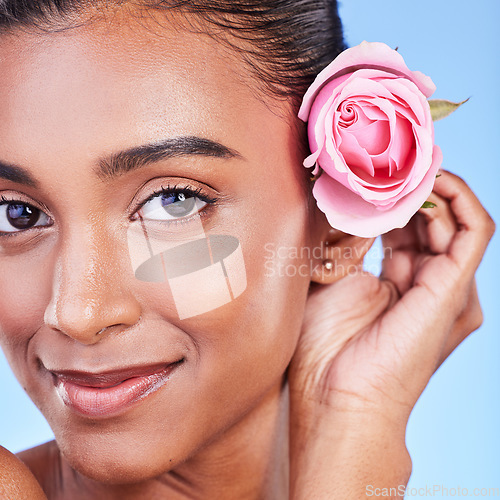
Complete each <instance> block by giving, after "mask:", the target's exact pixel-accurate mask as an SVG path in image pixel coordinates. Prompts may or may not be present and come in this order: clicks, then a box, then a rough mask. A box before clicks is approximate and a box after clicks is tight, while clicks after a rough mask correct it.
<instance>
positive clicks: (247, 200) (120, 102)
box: [0, 18, 310, 482]
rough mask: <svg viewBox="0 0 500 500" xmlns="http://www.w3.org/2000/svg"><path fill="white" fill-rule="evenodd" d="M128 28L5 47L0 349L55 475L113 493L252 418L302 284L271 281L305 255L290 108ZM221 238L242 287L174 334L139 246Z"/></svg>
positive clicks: (205, 57) (214, 53)
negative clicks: (235, 256) (238, 253)
mask: <svg viewBox="0 0 500 500" xmlns="http://www.w3.org/2000/svg"><path fill="white" fill-rule="evenodd" d="M125 21H126V19H125V18H123V19H122V20H121V26H119V25H118V23H115V24H104V23H102V24H100V23H98V22H96V23H94V24H91V25H89V26H87V27H80V28H77V29H72V30H68V31H62V32H59V33H55V34H47V35H30V34H25V33H21V32H15V33H14V34H12V35H4V36H3V37H2V40H1V43H0V65H1V70H0V95H1V96H2V98H1V100H0V137H1V141H0V162H1V163H0V177H1V178H0V195H1V196H2V200H3V201H2V205H0V230H1V231H2V233H1V234H0V289H1V291H2V295H1V299H0V341H1V344H2V347H3V349H4V351H5V353H6V355H7V358H8V360H9V362H10V364H11V366H12V368H13V370H14V372H15V374H16V376H17V377H18V379H19V380H20V382H21V384H22V385H23V386H24V388H25V389H26V390H27V392H28V394H29V395H30V397H31V398H32V399H33V400H34V402H35V403H36V405H37V406H38V407H39V408H40V410H41V411H42V413H43V414H44V415H45V417H46V418H47V420H48V421H49V423H50V425H51V427H52V429H53V431H54V433H55V436H56V439H57V441H58V444H59V447H60V448H61V450H62V452H63V453H64V455H65V456H66V458H67V459H68V460H69V462H70V463H71V464H72V465H73V466H74V467H76V468H77V469H79V470H81V471H82V472H84V473H85V474H86V475H88V476H91V477H94V478H95V479H98V480H108V481H111V482H115V481H116V482H119V481H124V478H126V479H127V480H138V479H140V478H146V477H152V476H154V475H157V474H159V473H160V472H162V471H164V470H168V469H169V468H171V467H173V466H174V465H176V464H178V463H179V462H181V461H183V460H186V459H187V458H189V457H191V456H193V455H194V454H195V452H196V451H199V450H201V449H203V448H204V447H205V448H206V445H208V444H209V443H210V445H211V446H214V443H217V442H221V441H222V440H224V439H225V438H224V436H225V437H227V436H228V435H229V429H230V428H233V429H234V428H238V426H240V427H241V428H242V429H244V426H245V425H250V424H248V422H250V421H251V420H252V418H254V419H258V418H259V412H260V411H261V408H262V407H263V405H264V404H265V401H266V400H267V399H268V398H269V397H274V395H276V394H277V393H278V391H279V387H280V383H281V381H282V377H283V373H284V371H285V369H286V366H287V364H288V363H289V360H290V359H291V356H292V354H293V351H294V348H295V345H296V341H297V337H298V334H299V331H300V325H301V320H302V314H303V308H304V303H305V298H306V295H307V288H308V284H309V281H310V280H309V277H308V276H307V273H305V272H296V273H294V272H290V269H291V268H290V267H289V268H288V271H287V273H283V272H277V271H278V268H277V267H276V266H275V264H276V261H274V262H271V261H270V259H271V257H272V255H273V252H274V251H275V250H277V249H279V248H281V249H282V251H281V252H280V256H279V257H280V259H281V260H280V264H281V266H282V267H281V268H280V269H281V270H283V269H285V266H287V264H293V266H294V269H298V266H299V265H301V264H304V263H305V262H308V261H307V260H305V259H306V255H305V254H304V259H302V257H300V256H299V258H297V256H295V255H293V252H290V251H283V248H288V249H290V248H291V247H298V248H300V247H302V246H304V245H307V244H308V243H309V236H308V231H307V228H308V209H307V201H306V195H305V193H304V189H303V186H302V185H301V182H302V178H303V175H302V168H303V167H301V160H302V158H301V156H300V154H299V153H298V151H299V147H298V146H297V138H296V134H295V132H294V128H293V127H292V126H290V124H289V123H288V122H287V120H286V119H285V116H286V114H287V113H289V112H290V111H289V109H288V107H287V105H286V104H280V105H277V104H276V103H274V107H269V106H268V105H267V104H266V98H265V97H263V96H262V95H260V96H259V93H258V92H257V91H256V85H254V84H252V76H251V74H250V72H249V70H248V68H247V67H246V66H245V65H244V64H243V63H242V62H241V59H242V58H241V56H239V55H238V54H236V53H230V52H228V51H226V50H225V49H224V48H223V47H222V46H221V45H218V44H217V43H216V42H215V41H213V40H212V39H210V38H209V37H207V36H204V35H199V34H193V33H188V32H187V31H184V30H182V29H180V28H179V27H175V28H174V27H169V26H168V25H167V23H166V22H164V23H163V26H162V28H161V31H160V28H159V27H158V26H155V27H154V28H152V27H151V26H149V27H143V26H141V25H140V24H139V23H136V22H134V21H133V20H130V22H128V23H126V22H125ZM159 33H161V35H159ZM186 138H188V139H186ZM193 138H199V139H202V140H199V139H193ZM209 141H212V142H209ZM214 143H218V144H220V145H215V144H214ZM151 145H154V146H155V147H152V146H151ZM121 152H123V154H120V153H121ZM162 190H163V191H165V193H162ZM175 190H177V191H175ZM193 192H194V193H193ZM193 197H197V198H199V199H198V201H196V203H194V204H193V203H192V202H193V201H194V200H193V199H192V198H193ZM175 202H177V205H174V206H173V207H168V205H169V204H174V203H175ZM176 207H177V208H176ZM179 207H180V208H179ZM200 228H201V230H202V234H201V235H200ZM221 234H222V235H229V236H232V237H234V238H235V239H236V241H238V242H239V244H240V247H241V250H242V255H243V260H244V265H242V264H241V262H240V263H239V264H238V265H237V266H236V268H235V269H233V271H232V272H233V273H236V275H237V278H238V279H239V280H240V283H241V282H243V283H244V280H245V279H246V287H244V286H243V288H244V291H242V293H241V294H239V295H238V296H237V297H235V298H234V299H233V300H229V301H227V303H226V304H225V305H222V306H220V307H216V308H213V309H209V310H206V312H202V313H201V314H196V315H190V314H189V313H188V314H187V317H184V318H183V319H180V317H179V313H178V311H177V309H176V305H177V306H178V305H179V304H176V299H175V297H174V294H173V291H172V286H171V284H169V283H167V282H166V281H162V282H151V281H154V280H149V281H144V280H141V279H137V278H136V276H135V274H134V271H135V270H136V267H137V265H136V264H137V262H136V261H137V258H140V256H141V255H142V256H143V260H147V256H144V255H143V254H141V252H142V251H143V250H144V248H147V249H149V248H150V247H149V246H148V245H149V243H148V242H147V241H146V239H147V238H149V237H151V240H152V241H154V242H156V244H157V245H159V246H160V247H161V246H162V245H163V247H162V248H166V247H170V246H176V245H177V243H179V244H180V243H183V242H186V241H188V240H190V239H193V238H196V237H202V236H203V235H221ZM141 235H142V236H143V237H144V240H143V241H142V242H141V240H140V238H141ZM145 241H146V243H144V242H145ZM141 245H142V247H141ZM141 248H142V249H141ZM138 255H139V257H138ZM178 257H179V259H181V260H182V258H183V253H182V252H181V253H178ZM185 258H186V259H188V260H189V258H190V257H188V256H185ZM134 259H135V260H134ZM301 259H302V260H301ZM182 265H183V263H182V262H181V263H180V264H179V266H180V268H182ZM188 267H189V266H188ZM302 269H305V268H304V267H303V268H302ZM284 274H287V275H288V276H284ZM210 279H212V278H210V277H208V278H207V277H206V276H202V277H201V278H200V277H198V278H197V280H195V281H194V282H193V280H191V281H190V282H189V287H190V288H189V290H190V291H191V293H192V300H193V303H194V304H196V303H198V301H199V300H200V299H199V298H198V295H197V294H198V292H199V290H205V292H206V290H207V289H208V290H209V291H210V287H212V286H213V287H214V290H216V291H215V292H214V293H218V292H217V290H218V288H217V286H216V285H215V284H213V283H211V282H210ZM207 280H208V282H207ZM240 291H241V290H240ZM184 299H185V298H184ZM203 300H206V296H205V298H204V299H203ZM184 305H185V304H184ZM188 309H189V305H188ZM125 379H128V381H124V380H125ZM271 395H273V396H271Z"/></svg>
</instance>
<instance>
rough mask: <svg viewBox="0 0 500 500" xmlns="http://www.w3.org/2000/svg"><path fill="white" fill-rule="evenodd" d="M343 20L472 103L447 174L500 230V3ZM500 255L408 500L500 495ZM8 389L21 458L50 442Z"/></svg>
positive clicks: (5, 439)
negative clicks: (460, 181)
mask: <svg viewBox="0 0 500 500" xmlns="http://www.w3.org/2000/svg"><path fill="white" fill-rule="evenodd" d="M341 16H342V19H343V22H344V25H345V32H346V37H347V41H348V43H349V45H356V44H358V43H360V42H361V41H362V40H368V41H383V42H386V43H387V44H388V45H390V46H391V47H399V51H400V53H401V54H402V55H403V56H404V58H405V60H406V61H407V63H408V65H409V67H410V68H411V69H418V70H421V71H423V72H424V73H426V74H428V75H430V76H431V77H432V78H433V80H434V82H435V83H436V85H437V88H438V90H437V92H436V94H435V96H434V97H438V98H446V99H452V100H456V101H459V100H463V99H464V98H467V97H471V100H470V101H469V102H468V103H467V104H466V105H465V106H463V107H462V108H461V109H460V110H458V111H457V112H456V113H455V114H454V115H452V116H451V117H449V118H447V119H446V120H444V121H441V122H439V123H437V124H436V142H437V143H438V144H439V145H440V146H441V148H442V150H443V152H444V158H445V160H444V166H445V168H447V169H449V170H451V171H453V172H455V173H457V174H458V175H460V176H462V177H463V178H465V179H466V180H467V181H468V183H469V184H470V185H471V186H472V188H473V189H474V191H475V192H476V193H477V194H478V196H479V197H480V199H481V200H482V202H483V203H484V205H485V206H486V208H487V209H488V211H489V212H490V213H491V214H492V216H493V218H494V219H495V220H496V221H497V222H499V221H500V202H499V194H498V191H499V188H500V175H499V173H498V172H499V169H500V167H499V165H498V154H497V151H498V142H499V138H500V125H499V124H500V121H499V112H500V106H499V101H500V92H499V88H500V78H499V76H500V62H499V57H498V52H497V49H498V47H499V46H500V44H499V37H498V31H497V25H498V22H499V21H500V2H497V1H496V0H476V2H474V3H473V4H472V3H470V4H469V3H468V2H459V1H458V2H447V1H443V0H442V1H439V0H419V1H418V2H414V1H411V2H410V1H401V0H378V1H375V0H345V1H344V3H343V5H342V6H341ZM498 256H500V237H499V236H498V235H497V236H496V237H495V238H494V239H493V241H492V243H491V245H490V247H489V250H488V252H487V254H486V257H485V259H484V261H483V263H482V265H481V267H480V269H479V272H478V276H477V279H478V286H479V291H480V296H481V300H482V304H483V309H484V314H485V322H484V324H483V326H482V327H481V328H480V330H479V331H478V332H476V333H474V334H473V335H472V336H470V337H469V338H468V339H467V340H466V341H465V342H464V343H463V345H461V346H460V347H459V348H458V349H457V350H456V352H455V353H454V354H453V355H452V356H451V357H450V358H449V359H448V360H447V361H446V362H445V363H444V364H443V365H442V367H441V368H440V369H439V371H438V372H437V373H436V375H435V376H434V377H433V378H432V380H431V382H430V384H429V386H428V388H427V389H426V391H425V392H424V394H423V395H422V397H421V398H420V400H419V403H418V404H417V406H416V408H415V410H414V412H413V414H412V417H411V420H410V424H409V427H408V434H407V443H408V447H409V449H410V453H411V455H412V459H413V474H412V478H411V481H410V484H409V487H408V493H407V497H408V498H411V497H424V496H431V494H430V492H432V493H433V494H432V496H433V497H443V498H445V497H446V496H459V495H460V494H461V496H465V489H467V492H468V494H469V496H474V495H475V496H487V495H489V496H493V494H492V493H491V492H490V493H488V492H487V491H486V489H488V488H500V425H499V421H498V416H499V414H500V411H499V410H500V363H498V358H499V354H500V337H499V336H498V334H497V331H498V325H500V307H499V306H500V304H499V293H498V286H497V285H498V283H499V281H500V272H499V270H498V262H497V257H498ZM423 313H425V312H423ZM0 381H1V385H0V444H2V445H4V446H6V447H7V448H9V449H11V450H12V451H19V450H21V449H24V448H26V447H30V446H33V445H36V444H38V443H41V442H44V441H46V440H48V439H51V438H52V434H51V431H50V429H49V428H48V426H47V424H46V423H45V421H44V419H43V417H42V416H41V415H40V414H39V413H38V411H37V410H36V408H35V407H34V406H33V404H32V403H31V402H30V400H29V399H28V398H27V396H26V395H25V394H24V392H23V390H22V389H21V388H20V387H19V385H18V384H17V382H16V381H15V379H14V377H13V375H12V374H11V372H10V370H9V368H8V366H7V364H6V361H5V359H4V358H3V356H2V357H0ZM476 488H479V490H476ZM453 489H454V490H453ZM481 489H483V490H481ZM497 491H498V490H497ZM499 495H500V493H497V496H499Z"/></svg>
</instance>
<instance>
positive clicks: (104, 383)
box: [49, 358, 184, 387]
mask: <svg viewBox="0 0 500 500" xmlns="http://www.w3.org/2000/svg"><path fill="white" fill-rule="evenodd" d="M182 361H184V358H182V359H179V360H177V361H173V362H164V363H156V364H150V365H141V366H131V367H126V368H117V369H112V370H105V371H101V372H90V371H80V370H49V371H50V372H51V373H52V374H53V375H55V376H56V377H57V378H59V379H60V380H64V381H68V382H71V383H73V384H77V385H81V386H83V387H111V386H113V385H117V384H120V383H121V382H124V381H125V380H128V379H131V378H136V377H147V376H148V375H153V374H155V373H158V372H161V371H162V370H164V369H166V368H168V367H169V366H170V365H173V364H177V363H179V364H180V363H182Z"/></svg>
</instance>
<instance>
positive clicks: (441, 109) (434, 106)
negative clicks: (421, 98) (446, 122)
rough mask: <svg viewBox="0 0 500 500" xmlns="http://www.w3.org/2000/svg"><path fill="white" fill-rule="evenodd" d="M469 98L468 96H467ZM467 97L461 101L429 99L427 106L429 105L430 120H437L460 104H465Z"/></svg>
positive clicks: (447, 114)
mask: <svg viewBox="0 0 500 500" xmlns="http://www.w3.org/2000/svg"><path fill="white" fill-rule="evenodd" d="M469 99H470V97H469ZM469 99H465V101H462V102H452V101H447V100H445V99H429V101H428V102H429V106H430V107H431V116H432V120H433V121H435V122H437V121H438V120H442V119H443V118H446V117H447V116H449V115H451V114H452V113H453V111H456V110H457V109H458V108H459V107H460V106H461V105H462V104H465V103H466V102H467V101H468V100H469Z"/></svg>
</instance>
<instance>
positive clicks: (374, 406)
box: [289, 172, 494, 491]
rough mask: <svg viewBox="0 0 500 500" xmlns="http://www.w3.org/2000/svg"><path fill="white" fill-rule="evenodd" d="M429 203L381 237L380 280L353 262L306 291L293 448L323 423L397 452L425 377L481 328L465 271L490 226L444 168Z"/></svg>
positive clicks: (294, 372) (294, 374) (295, 364)
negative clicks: (341, 274) (390, 443)
mask: <svg viewBox="0 0 500 500" xmlns="http://www.w3.org/2000/svg"><path fill="white" fill-rule="evenodd" d="M430 201H433V202H434V203H436V204H437V206H436V207H435V208H432V209H422V210H420V212H419V213H418V214H417V215H416V216H415V217H414V218H413V219H412V220H411V221H410V223H409V224H408V225H407V226H406V227H405V228H403V229H398V230H395V231H392V232H391V233H389V234H387V235H385V236H384V237H383V238H382V242H383V246H384V248H386V258H385V259H384V261H383V264H382V274H381V277H380V278H376V277H375V276H373V275H370V274H368V273H365V272H362V267H361V264H360V266H359V272H358V273H357V274H356V275H354V276H348V277H345V278H343V279H341V280H340V281H338V282H336V283H334V284H332V285H328V286H324V285H315V286H313V287H312V288H311V292H310V296H309V299H308V304H307V306H306V313H305V317H304V323H303V330H302V334H301V337H300V340H299V345H298V349H297V351H296V355H295V356H294V359H293V360H292V363H291V366H290V371H289V385H290V395H291V403H292V421H291V424H292V425H291V429H292V432H296V433H298V434H300V433H301V432H302V433H303V432H305V433H306V434H307V440H302V442H301V443H300V446H299V448H300V449H301V450H302V451H304V449H307V448H308V447H310V446H311V439H313V440H314V439H315V438H314V436H317V438H318V439H322V438H321V437H320V434H321V433H320V432H318V431H313V429H317V428H318V425H319V426H320V427H321V425H322V424H320V419H323V420H324V421H327V420H328V419H329V418H330V417H331V418H332V420H330V424H328V425H333V424H332V422H336V425H343V424H345V425H349V424H348V422H349V421H353V422H355V423H356V425H357V427H358V429H359V428H360V427H364V428H370V426H373V427H374V429H375V428H379V429H380V428H382V427H383V428H384V431H387V433H391V434H387V436H386V437H385V439H386V440H387V439H390V437H388V436H391V435H392V436H396V435H397V436H398V439H399V440H400V441H401V448H400V449H399V451H397V453H399V454H400V455H401V453H402V452H401V449H402V448H403V447H404V431H405V429H406V423H407V420H408V417H409V415H410V412H411V410H412V409H413V406H414V405H415V403H416V401H417V399H418V397H419V396H420V394H421V392H422V391H423V389H424V388H425V386H426V385H427V383H428V381H429V379H430V377H431V376H432V374H433V373H434V372H435V370H436V369H437V367H438V366H439V365H440V364H441V363H442V362H443V361H444V359H446V357H447V356H448V355H449V354H450V353H451V352H452V351H453V349H455V347H456V346H457V345H458V344H460V342H462V340H464V339H465V338H466V337H467V335H469V334H470V333H471V332H472V331H474V330H475V329H476V328H478V327H479V325H480V324H481V322H482V313H481V308H480V306H479V301H478V297H477V291H476V286H475V281H474V274H475V271H476V269H477V267H478V265H479V263H480V261H481V259H482V257H483V254H484V252H485V250H486V247H487V245H488V242H489V240H490V238H491V236H492V235H493V232H494V223H493V221H492V220H491V218H490V217H489V215H488V214H487V212H486V211H485V210H484V208H483V207H482V206H481V204H480V202H479V201H478V200H477V198H476V197H475V196H474V194H473V193H472V191H471V190H470V189H469V188H468V187H467V186H466V184H465V183H464V182H463V181H462V180H460V179H459V178H458V177H456V176H454V175H452V174H450V173H448V172H443V173H442V175H441V176H440V177H439V178H438V179H437V180H436V184H435V188H434V193H433V194H432V197H431V198H430ZM351 274H352V273H351ZM325 415H329V416H328V417H325ZM339 415H340V417H339ZM342 415H344V416H345V417H347V418H343V417H342ZM304 422H307V423H306V424H304ZM339 422H340V424H339ZM321 428H322V429H324V427H321ZM322 432H323V431H322ZM353 432H354V431H353ZM323 434H324V432H323ZM360 435H363V438H364V439H365V438H366V437H367V435H366V434H364V433H363V432H362V431H361V430H360ZM370 435H373V433H372V434H370ZM291 438H292V440H293V435H291ZM292 445H293V443H292ZM332 446H334V444H331V446H330V449H331V447H332ZM318 449H319V448H318ZM404 449H406V448H404ZM316 451H318V450H316ZM322 453H323V452H322ZM325 453H327V454H328V451H326V452H325ZM332 453H333V452H332ZM395 460H396V461H397V460H398V459H397V458H396V459H395ZM365 484H366V483H365ZM325 491H326V490H325Z"/></svg>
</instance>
